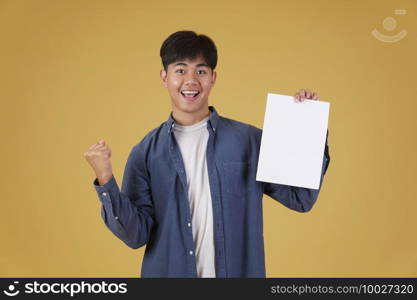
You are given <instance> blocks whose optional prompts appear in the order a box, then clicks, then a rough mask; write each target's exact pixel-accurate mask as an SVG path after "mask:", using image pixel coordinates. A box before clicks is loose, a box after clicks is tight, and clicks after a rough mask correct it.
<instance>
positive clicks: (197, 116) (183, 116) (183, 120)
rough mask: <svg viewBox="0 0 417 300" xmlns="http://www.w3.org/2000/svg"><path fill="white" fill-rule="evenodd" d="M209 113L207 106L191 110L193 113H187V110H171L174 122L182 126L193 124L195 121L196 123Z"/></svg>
mask: <svg viewBox="0 0 417 300" xmlns="http://www.w3.org/2000/svg"><path fill="white" fill-rule="evenodd" d="M209 115H210V110H209V108H208V107H206V108H205V109H204V110H201V111H198V112H193V113H187V112H183V111H178V110H175V109H174V110H173V111H172V117H173V118H174V120H175V122H177V123H178V124H180V125H183V126H188V125H193V124H195V123H198V122H200V121H201V120H203V119H204V118H206V117H208V116H209Z"/></svg>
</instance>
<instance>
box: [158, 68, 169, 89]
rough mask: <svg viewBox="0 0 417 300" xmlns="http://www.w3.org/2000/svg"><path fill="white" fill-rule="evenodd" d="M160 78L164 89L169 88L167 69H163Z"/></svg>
mask: <svg viewBox="0 0 417 300" xmlns="http://www.w3.org/2000/svg"><path fill="white" fill-rule="evenodd" d="M159 76H160V77H161V81H162V84H163V85H164V87H168V84H167V71H165V69H162V70H161V71H160V72H159Z"/></svg>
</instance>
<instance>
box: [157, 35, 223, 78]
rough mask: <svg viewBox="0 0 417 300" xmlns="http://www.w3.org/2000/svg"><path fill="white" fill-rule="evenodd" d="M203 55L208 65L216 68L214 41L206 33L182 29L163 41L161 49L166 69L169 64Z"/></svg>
mask: <svg viewBox="0 0 417 300" xmlns="http://www.w3.org/2000/svg"><path fill="white" fill-rule="evenodd" d="M200 55H202V56H203V58H204V60H205V61H206V63H207V65H208V66H209V67H210V68H211V69H212V70H214V69H215V68H216V65H217V49H216V45H215V44H214V42H213V41H212V40H211V39H210V38H209V37H208V36H206V35H204V34H197V33H195V32H194V31H189V30H181V31H177V32H174V33H172V34H171V35H170V36H169V37H167V38H166V40H165V41H164V42H163V44H162V46H161V50H160V56H161V59H162V65H163V66H164V69H165V71H166V70H167V68H168V65H169V64H171V63H173V62H176V61H180V60H184V59H187V58H189V59H194V58H196V57H198V56H200Z"/></svg>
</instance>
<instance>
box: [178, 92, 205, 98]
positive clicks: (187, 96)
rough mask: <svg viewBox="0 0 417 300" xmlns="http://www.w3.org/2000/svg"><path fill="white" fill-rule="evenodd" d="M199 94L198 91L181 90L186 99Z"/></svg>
mask: <svg viewBox="0 0 417 300" xmlns="http://www.w3.org/2000/svg"><path fill="white" fill-rule="evenodd" d="M199 94H200V91H181V95H182V96H183V97H184V98H185V99H186V100H194V99H196V98H197V96H198V95H199Z"/></svg>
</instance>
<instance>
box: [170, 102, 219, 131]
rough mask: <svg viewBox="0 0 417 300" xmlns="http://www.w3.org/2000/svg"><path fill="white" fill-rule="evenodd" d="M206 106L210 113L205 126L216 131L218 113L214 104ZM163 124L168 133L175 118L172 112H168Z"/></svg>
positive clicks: (173, 124)
mask: <svg viewBox="0 0 417 300" xmlns="http://www.w3.org/2000/svg"><path fill="white" fill-rule="evenodd" d="M208 108H209V110H210V112H211V113H210V117H209V119H208V121H207V128H209V126H211V128H212V129H213V131H214V132H216V129H217V124H218V123H219V115H218V113H217V111H216V109H215V108H214V106H209V107H208ZM165 124H166V127H167V128H168V133H170V132H171V131H172V129H173V128H174V126H175V120H174V118H173V117H172V112H171V113H170V114H169V117H168V120H167V121H166V122H165Z"/></svg>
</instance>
